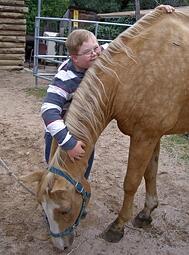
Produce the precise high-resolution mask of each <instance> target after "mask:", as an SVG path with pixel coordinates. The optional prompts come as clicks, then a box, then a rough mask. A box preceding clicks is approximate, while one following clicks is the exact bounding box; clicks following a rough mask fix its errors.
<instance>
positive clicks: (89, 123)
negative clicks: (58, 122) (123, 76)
mask: <svg viewBox="0 0 189 255" xmlns="http://www.w3.org/2000/svg"><path fill="white" fill-rule="evenodd" d="M169 15H176V14H166V13H164V11H161V10H158V9H156V10H155V11H153V12H151V13H149V14H148V15H145V16H144V17H143V18H141V19H140V20H139V21H138V22H137V23H135V24H134V25H133V26H132V27H130V28H128V29H127V30H126V31H124V32H122V33H121V34H120V35H119V36H118V37H117V38H116V39H115V40H113V41H112V42H111V43H110V45H109V46H108V48H107V49H106V50H105V51H104V52H103V53H102V54H101V56H100V57H98V59H97V60H96V61H95V63H94V64H93V66H92V67H91V68H89V69H88V70H87V72H86V74H85V77H84V79H83V80H82V82H81V84H80V86H79V88H78V89H77V92H76V93H75V95H74V97H73V100H72V103H71V106H70V108H69V110H68V114H67V117H66V124H67V126H68V129H69V130H70V132H71V133H72V134H74V136H75V137H76V138H77V139H80V140H82V141H84V142H86V143H91V142H94V140H96V139H97V138H98V135H99V131H102V127H104V128H105V125H106V124H107V123H106V119H107V118H108V117H109V116H107V114H108V113H107V112H106V111H105V108H106V107H105V106H106V105H107V104H108V98H107V96H106V93H105V89H104V84H103V82H102V81H101V80H100V78H99V76H98V74H99V73H101V74H102V73H105V74H107V73H108V75H115V77H117V79H119V78H118V76H117V74H116V73H115V71H114V69H113V67H114V65H115V64H116V65H117V63H113V62H112V59H113V58H112V56H113V55H114V54H117V53H123V54H126V55H127V57H128V58H130V59H132V60H134V56H133V53H132V50H131V49H130V48H129V47H128V46H127V45H126V44H125V42H128V41H129V40H134V38H138V37H140V36H141V34H143V32H144V33H145V31H147V30H148V28H150V27H151V26H152V25H153V24H154V23H156V22H158V21H159V20H160V19H161V20H162V18H163V16H164V17H166V16H167V17H168V16H169ZM179 15H183V14H182V13H179ZM89 127H90V128H89ZM91 130H92V132H91ZM91 133H94V134H95V137H94V136H92V134H91Z"/></svg>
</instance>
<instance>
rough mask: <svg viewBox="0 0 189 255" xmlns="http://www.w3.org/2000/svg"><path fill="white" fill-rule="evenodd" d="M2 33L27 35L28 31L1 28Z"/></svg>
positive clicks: (0, 32)
mask: <svg viewBox="0 0 189 255" xmlns="http://www.w3.org/2000/svg"><path fill="white" fill-rule="evenodd" d="M0 35H14V36H17V35H20V36H25V35H26V31H24V30H23V31H11V30H8V31H7V30H0Z"/></svg>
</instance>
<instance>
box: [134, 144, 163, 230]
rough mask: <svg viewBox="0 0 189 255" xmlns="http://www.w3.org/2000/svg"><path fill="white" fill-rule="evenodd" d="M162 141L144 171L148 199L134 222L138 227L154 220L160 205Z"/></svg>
mask: <svg viewBox="0 0 189 255" xmlns="http://www.w3.org/2000/svg"><path fill="white" fill-rule="evenodd" d="M159 151H160V141H159V142H158V143H157V145H156V147H155V150H154V153H153V155H152V158H151V160H150V162H149V164H148V166H147V168H146V171H145V173H144V179H145V185H146V199H145V204H144V209H143V210H142V211H141V212H139V214H138V215H137V216H136V217H135V219H134V221H133V224H134V226H136V227H144V226H146V225H149V224H150V223H151V222H152V218H151V213H152V211H153V210H154V209H155V208H156V207H157V206H158V197H157V188H156V177H157V170H158V159H159Z"/></svg>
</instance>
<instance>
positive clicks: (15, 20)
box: [0, 17, 26, 25]
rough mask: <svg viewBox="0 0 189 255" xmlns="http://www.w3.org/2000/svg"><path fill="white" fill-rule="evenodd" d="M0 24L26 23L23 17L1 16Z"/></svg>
mask: <svg viewBox="0 0 189 255" xmlns="http://www.w3.org/2000/svg"><path fill="white" fill-rule="evenodd" d="M0 24H14V25H17V24H18V25H26V20H25V19H11V18H1V17H0Z"/></svg>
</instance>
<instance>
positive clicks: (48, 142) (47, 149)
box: [45, 132, 94, 179]
mask: <svg viewBox="0 0 189 255" xmlns="http://www.w3.org/2000/svg"><path fill="white" fill-rule="evenodd" d="M51 144H52V136H51V134H50V133H49V132H46V133H45V160H46V162H47V164H48V162H49V157H50V151H51ZM93 160H94V150H93V152H92V154H91V156H90V158H89V161H88V166H87V169H86V171H85V174H84V176H85V178H86V179H88V178H89V175H90V172H91V168H92V164H93Z"/></svg>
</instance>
